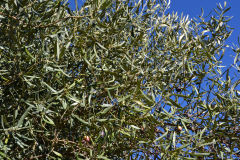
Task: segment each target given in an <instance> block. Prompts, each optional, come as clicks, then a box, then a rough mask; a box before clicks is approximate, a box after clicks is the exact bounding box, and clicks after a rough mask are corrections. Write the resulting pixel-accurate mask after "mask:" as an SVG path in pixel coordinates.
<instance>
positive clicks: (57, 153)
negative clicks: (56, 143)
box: [53, 151, 63, 158]
mask: <svg viewBox="0 0 240 160" xmlns="http://www.w3.org/2000/svg"><path fill="white" fill-rule="evenodd" d="M53 153H54V154H56V155H57V156H58V157H61V158H62V157H63V156H62V154H61V153H59V152H57V151H53Z"/></svg>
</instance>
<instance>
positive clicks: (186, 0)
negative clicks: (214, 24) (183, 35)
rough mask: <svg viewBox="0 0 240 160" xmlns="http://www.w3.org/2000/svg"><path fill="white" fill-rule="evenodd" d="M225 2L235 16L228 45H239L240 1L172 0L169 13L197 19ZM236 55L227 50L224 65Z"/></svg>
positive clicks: (80, 2)
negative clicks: (202, 13) (172, 12)
mask: <svg viewBox="0 0 240 160" xmlns="http://www.w3.org/2000/svg"><path fill="white" fill-rule="evenodd" d="M77 1H78V4H79V5H80V6H81V5H82V4H83V2H84V1H85V0H77ZM224 1H227V6H229V7H231V9H230V10H229V11H228V13H227V15H228V16H233V18H232V20H231V21H230V23H229V25H230V26H231V27H232V28H234V31H233V33H232V35H231V37H230V38H229V40H228V41H227V43H228V44H230V45H231V44H232V43H235V44H237V38H238V36H240V8H239V7H240V0H171V5H170V9H169V11H170V12H171V11H177V12H178V13H179V15H180V14H181V13H183V14H184V15H187V14H188V15H189V17H190V18H193V17H197V16H199V15H201V8H203V9H204V14H205V15H207V14H208V13H210V11H212V10H213V8H216V7H217V4H218V3H221V4H222V6H223V4H224ZM68 2H69V4H70V7H71V8H72V9H75V0H69V1H68ZM231 55H232V56H233V55H235V54H234V53H233V52H232V51H231V49H228V50H226V52H225V57H224V59H223V63H224V65H230V64H232V63H233V57H231Z"/></svg>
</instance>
